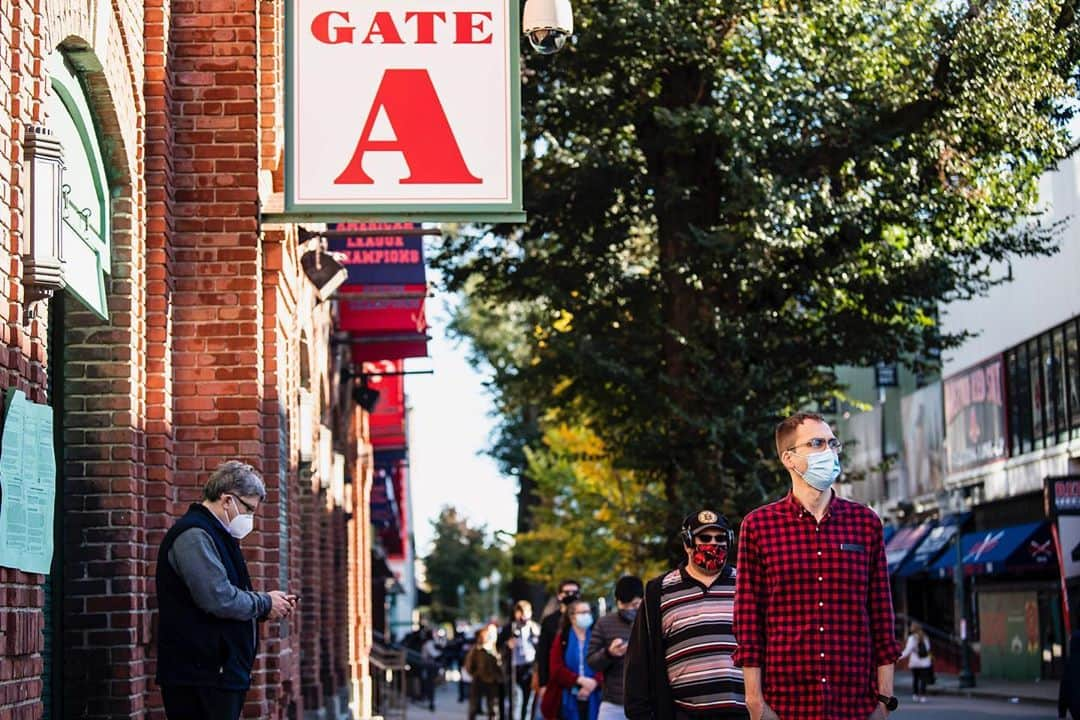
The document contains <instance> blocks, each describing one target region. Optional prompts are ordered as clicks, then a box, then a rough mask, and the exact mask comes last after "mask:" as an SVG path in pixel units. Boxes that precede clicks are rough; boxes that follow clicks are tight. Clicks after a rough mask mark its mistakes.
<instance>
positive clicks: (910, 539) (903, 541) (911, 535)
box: [885, 520, 934, 574]
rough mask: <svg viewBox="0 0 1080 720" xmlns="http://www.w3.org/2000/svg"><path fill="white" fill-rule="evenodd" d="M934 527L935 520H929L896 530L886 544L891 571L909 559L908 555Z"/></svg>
mask: <svg viewBox="0 0 1080 720" xmlns="http://www.w3.org/2000/svg"><path fill="white" fill-rule="evenodd" d="M933 527H934V521H933V520H928V521H926V522H924V523H923V524H921V525H916V526H912V527H902V528H900V529H899V530H897V531H896V534H895V535H893V536H892V539H891V540H889V542H888V543H886V544H885V559H886V560H887V561H888V563H889V573H890V574H892V573H894V572H896V571H897V569H899V567H900V566H901V565H902V564H903V563H904V561H905V560H907V558H908V555H910V554H911V552H912V551H913V550H914V549H915V548H916V547H918V545H919V543H921V542H922V541H923V538H925V537H926V536H927V535H928V534H929V533H930V530H931V529H932V528H933Z"/></svg>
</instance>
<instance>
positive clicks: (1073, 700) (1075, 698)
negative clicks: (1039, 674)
mask: <svg viewBox="0 0 1080 720" xmlns="http://www.w3.org/2000/svg"><path fill="white" fill-rule="evenodd" d="M1066 710H1068V711H1069V712H1071V713H1072V716H1073V718H1074V720H1080V630H1074V631H1073V634H1072V640H1071V641H1070V642H1069V657H1068V658H1066V660H1065V672H1064V674H1063V675H1062V676H1061V691H1060V693H1059V694H1058V717H1059V718H1063V717H1065V711H1066Z"/></svg>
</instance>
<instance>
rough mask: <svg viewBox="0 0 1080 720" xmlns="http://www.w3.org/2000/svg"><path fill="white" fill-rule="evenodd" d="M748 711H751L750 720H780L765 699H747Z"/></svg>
mask: <svg viewBox="0 0 1080 720" xmlns="http://www.w3.org/2000/svg"><path fill="white" fill-rule="evenodd" d="M746 709H747V710H749V711H750V720H780V716H779V715H777V714H776V713H775V712H773V709H772V708H771V707H769V705H768V703H766V702H765V699H764V698H756V699H755V698H747V699H746Z"/></svg>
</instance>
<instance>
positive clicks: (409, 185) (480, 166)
mask: <svg viewBox="0 0 1080 720" xmlns="http://www.w3.org/2000/svg"><path fill="white" fill-rule="evenodd" d="M285 22H286V49H285V65H286V70H285V79H286V82H285V102H286V108H287V109H286V118H285V161H286V173H285V212H284V213H283V214H282V215H283V217H281V218H272V219H274V220H286V219H293V220H296V219H308V220H318V219H331V220H339V219H342V218H343V217H355V218H359V217H378V218H382V219H387V218H401V219H410V218H415V217H419V216H423V217H425V218H427V219H439V220H472V221H504V222H519V221H522V220H524V213H523V212H522V199H521V131H520V124H521V112H520V84H519V83H520V80H519V70H518V37H519V31H518V6H517V5H516V4H515V3H507V2H506V1H505V0H440V1H439V2H438V3H437V4H435V5H430V4H428V5H426V6H424V5H421V6H410V5H407V4H405V5H403V4H401V3H393V2H387V1H386V0H350V2H348V3H341V2H334V1H333V0H303V2H301V0H286V2H285Z"/></svg>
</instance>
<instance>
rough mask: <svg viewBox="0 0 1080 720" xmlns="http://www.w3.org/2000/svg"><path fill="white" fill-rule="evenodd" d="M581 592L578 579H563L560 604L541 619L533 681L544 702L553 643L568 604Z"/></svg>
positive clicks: (540, 698) (557, 595)
mask: <svg viewBox="0 0 1080 720" xmlns="http://www.w3.org/2000/svg"><path fill="white" fill-rule="evenodd" d="M580 594H581V583H579V582H578V581H577V580H563V581H562V582H561V583H559V590H558V593H557V594H556V598H557V599H558V601H559V606H558V607H557V608H555V610H554V611H553V612H550V613H548V614H547V615H545V616H544V619H543V620H541V621H540V640H539V641H538V642H537V643H536V673H534V677H535V680H534V682H533V684H534V686H535V687H536V696H537V698H538V700H539V701H540V702H543V697H544V690H545V688H546V687H547V684H548V674H549V673H548V669H549V668H548V663H549V661H550V658H551V644H552V642H554V640H555V636H556V635H558V634H559V626H560V625H561V624H562V621H563V617H564V616H565V615H566V608H567V606H568V605H569V604H570V603H572V602H576V601H577V599H578V596H579V595H580Z"/></svg>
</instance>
